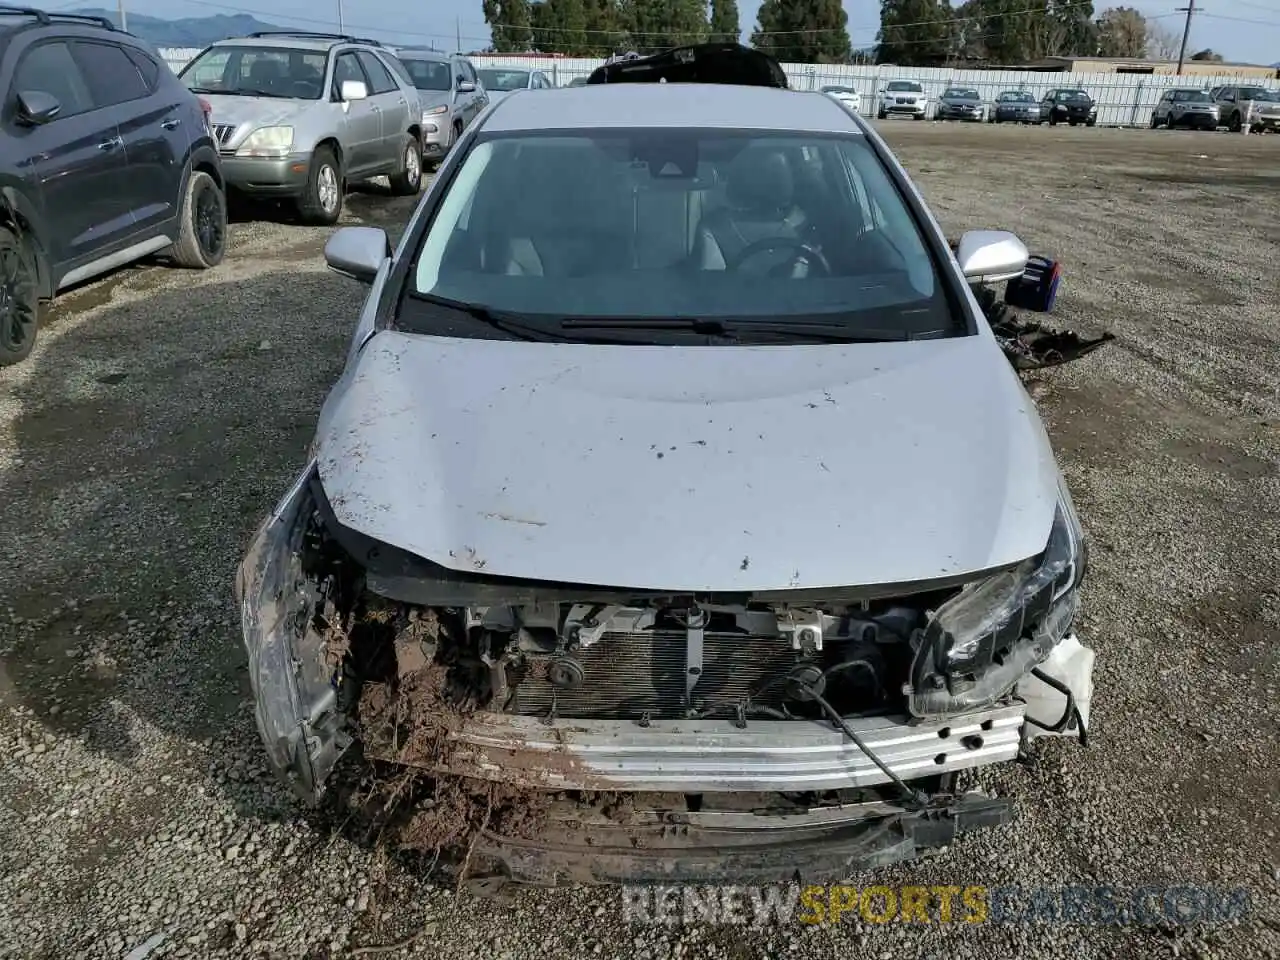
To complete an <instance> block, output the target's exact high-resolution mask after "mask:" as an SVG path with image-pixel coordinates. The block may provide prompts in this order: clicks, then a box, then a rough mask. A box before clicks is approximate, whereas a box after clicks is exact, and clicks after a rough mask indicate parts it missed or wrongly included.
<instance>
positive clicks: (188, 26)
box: [75, 7, 283, 47]
mask: <svg viewBox="0 0 1280 960" xmlns="http://www.w3.org/2000/svg"><path fill="white" fill-rule="evenodd" d="M75 12H76V13H83V14H88V15H90V16H94V17H106V18H107V19H108V20H110V21H111V22H112V23H114V24H115V25H116V26H119V25H120V18H119V17H118V16H116V11H114V10H104V9H102V8H101V7H96V8H85V9H82V10H76V11H75ZM126 21H127V24H128V27H129V32H130V33H132V34H133V35H134V36H135V37H140V38H141V39H143V40H146V41H147V42H148V43H150V44H151V45H152V46H155V47H206V46H208V45H209V44H211V43H213V42H215V41H217V40H225V39H227V38H228V37H243V36H245V35H246V34H249V33H253V32H255V31H257V30H281V29H283V28H282V27H278V26H276V25H274V24H271V23H263V22H262V21H261V20H259V19H258V18H257V17H252V16H250V15H249V14H247V13H237V14H232V15H227V14H218V15H217V16H212V17H183V18H182V19H181V20H162V19H160V18H159V17H144V16H142V15H140V14H136V13H127V15H126Z"/></svg>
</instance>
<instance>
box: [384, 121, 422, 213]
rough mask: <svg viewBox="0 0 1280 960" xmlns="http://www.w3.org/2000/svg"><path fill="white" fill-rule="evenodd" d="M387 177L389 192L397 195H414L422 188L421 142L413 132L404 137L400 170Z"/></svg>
mask: <svg viewBox="0 0 1280 960" xmlns="http://www.w3.org/2000/svg"><path fill="white" fill-rule="evenodd" d="M387 179H388V181H389V182H390V183H391V193H392V194H393V195H394V196H397V197H416V196H417V195H418V191H420V190H421V189H422V144H421V143H419V142H418V138H417V137H415V136H414V135H413V134H408V135H407V136H406V137H405V144H404V151H403V153H402V155H401V157H400V172H399V173H396V174H392V175H391V176H390V177H388V178H387Z"/></svg>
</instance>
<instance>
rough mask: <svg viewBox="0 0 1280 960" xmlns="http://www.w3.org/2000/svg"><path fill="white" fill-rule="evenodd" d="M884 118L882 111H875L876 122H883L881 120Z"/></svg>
mask: <svg viewBox="0 0 1280 960" xmlns="http://www.w3.org/2000/svg"><path fill="white" fill-rule="evenodd" d="M884 117H885V114H884V111H883V110H878V111H876V119H877V120H883V119H884Z"/></svg>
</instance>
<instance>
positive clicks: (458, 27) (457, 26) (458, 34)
mask: <svg viewBox="0 0 1280 960" xmlns="http://www.w3.org/2000/svg"><path fill="white" fill-rule="evenodd" d="M453 33H454V42H455V43H456V44H457V46H455V47H454V48H453V52H454V53H461V52H462V18H461V17H454V18H453Z"/></svg>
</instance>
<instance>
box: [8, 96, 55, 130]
mask: <svg viewBox="0 0 1280 960" xmlns="http://www.w3.org/2000/svg"><path fill="white" fill-rule="evenodd" d="M61 112H62V104H60V103H59V102H58V98H57V97H55V96H54V95H53V94H51V93H45V92H44V91H43V90H21V91H19V92H18V120H19V122H21V123H23V124H25V125H27V126H31V127H38V126H40V124H42V123H48V122H49V121H50V120H52V119H54V118H55V117H57V115H58V114H59V113H61Z"/></svg>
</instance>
